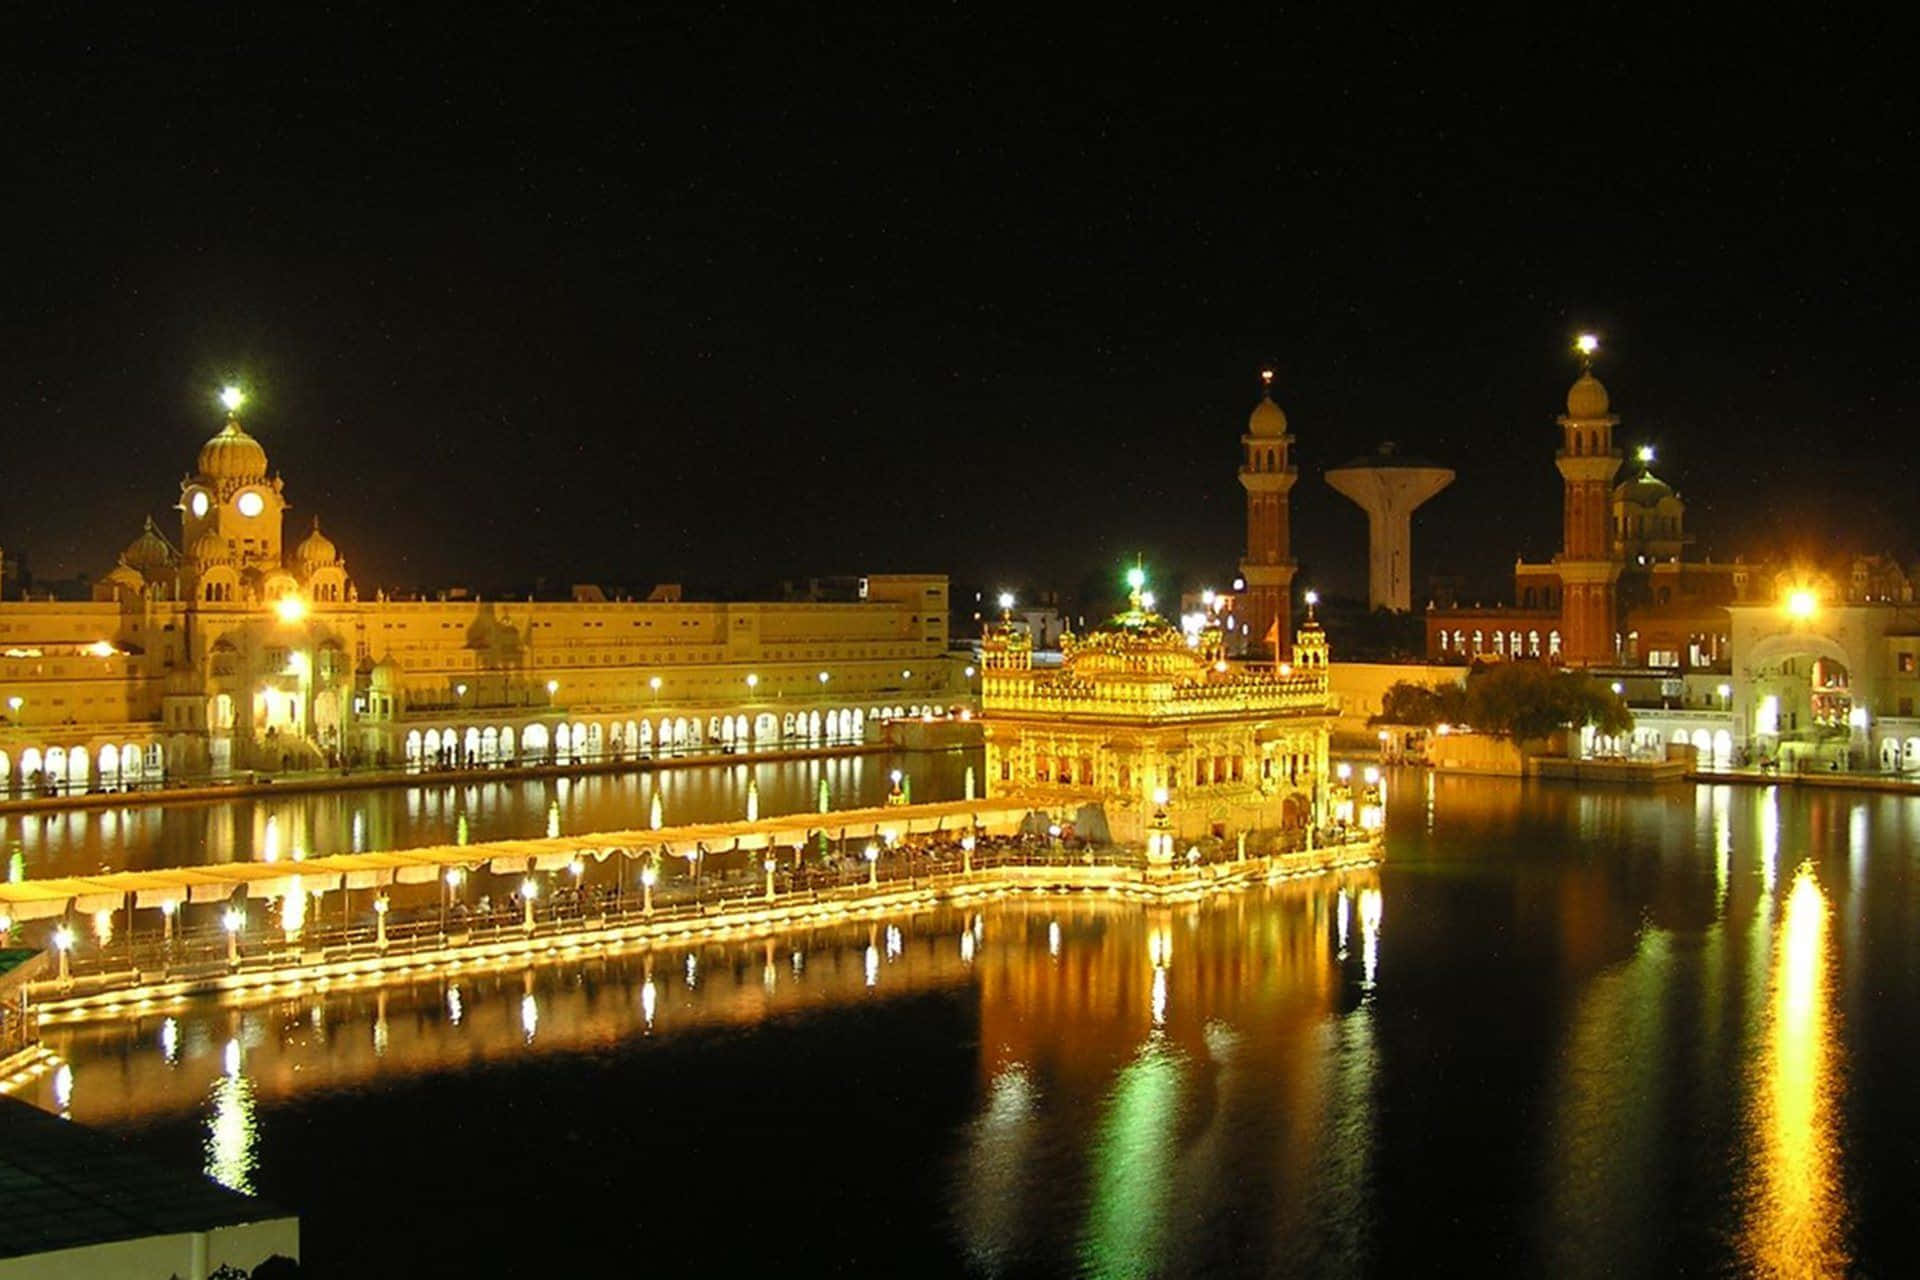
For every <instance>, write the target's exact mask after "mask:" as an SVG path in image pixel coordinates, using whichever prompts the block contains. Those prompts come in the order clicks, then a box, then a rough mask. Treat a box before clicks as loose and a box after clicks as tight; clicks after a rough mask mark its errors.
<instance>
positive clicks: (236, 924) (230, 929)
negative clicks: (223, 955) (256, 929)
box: [220, 907, 247, 968]
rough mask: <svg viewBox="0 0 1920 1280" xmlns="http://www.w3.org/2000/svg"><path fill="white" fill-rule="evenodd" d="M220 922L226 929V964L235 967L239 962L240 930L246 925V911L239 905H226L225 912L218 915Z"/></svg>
mask: <svg viewBox="0 0 1920 1280" xmlns="http://www.w3.org/2000/svg"><path fill="white" fill-rule="evenodd" d="M220 923H221V924H223V925H225V926H226V929H227V964H228V965H229V966H232V967H235V968H237V967H238V966H239V964H240V931H241V930H242V929H244V928H246V927H247V913H246V912H245V911H242V910H241V909H240V908H239V907H228V908H227V910H226V914H224V915H222V916H221V917H220Z"/></svg>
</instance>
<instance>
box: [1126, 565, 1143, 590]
mask: <svg viewBox="0 0 1920 1280" xmlns="http://www.w3.org/2000/svg"><path fill="white" fill-rule="evenodd" d="M1127 585H1128V586H1129V587H1132V588H1133V589H1134V590H1135V591H1138V590H1139V589H1140V588H1142V587H1144V586H1146V585H1147V571H1146V570H1145V569H1142V568H1141V567H1140V566H1139V565H1135V566H1134V567H1133V568H1131V569H1129V570H1127Z"/></svg>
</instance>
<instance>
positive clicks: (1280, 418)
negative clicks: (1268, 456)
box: [1247, 395, 1287, 437]
mask: <svg viewBox="0 0 1920 1280" xmlns="http://www.w3.org/2000/svg"><path fill="white" fill-rule="evenodd" d="M1247 434H1248V435H1250V436H1266V437H1273V436H1284V435H1285V434H1287V415H1286V414H1285V413H1283V412H1281V410H1280V406H1279V405H1277V404H1275V403H1274V402H1273V397H1272V396H1271V395H1264V396H1261V397H1260V403H1259V404H1257V405H1255V406H1253V413H1252V414H1251V415H1249V416H1248V418H1247Z"/></svg>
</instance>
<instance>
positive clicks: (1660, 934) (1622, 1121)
mask: <svg viewBox="0 0 1920 1280" xmlns="http://www.w3.org/2000/svg"><path fill="white" fill-rule="evenodd" d="M1673 970H1674V963H1673V948H1672V945H1671V939H1670V938H1669V937H1668V935H1667V934H1666V933H1665V932H1664V931H1662V930H1659V929H1654V928H1643V929H1642V930H1641V932H1640V938H1639V942H1638V944H1637V945H1636V946H1635V947H1634V952H1633V955H1632V957H1631V958H1629V959H1628V960H1627V961H1626V963H1625V964H1623V965H1620V966H1618V967H1617V968H1614V969H1611V970H1609V971H1608V972H1606V973H1603V974H1601V975H1600V976H1598V977H1597V978H1595V979H1594V981H1593V983H1592V985H1591V986H1589V987H1588V989H1587V991H1586V994H1585V995H1584V996H1583V997H1582V998H1581V1000H1580V1003H1579V1007H1578V1010H1577V1011H1576V1013H1575V1016H1574V1020H1573V1024H1572V1026H1571V1027H1570V1028H1569V1043H1568V1045H1567V1047H1566V1050H1565V1052H1564V1053H1563V1054H1562V1056H1561V1059H1560V1063H1561V1074H1560V1078H1559V1080H1558V1081H1557V1082H1556V1093H1557V1095H1558V1096H1557V1098H1556V1100H1555V1108H1554V1116H1553V1122H1552V1126H1551V1127H1550V1128H1549V1130H1548V1131H1547V1135H1546V1151H1545V1161H1546V1175H1547V1177H1548V1178H1549V1179H1550V1180H1551V1181H1550V1194H1549V1198H1548V1205H1547V1211H1548V1227H1547V1232H1546V1239H1547V1242H1548V1247H1549V1249H1550V1251H1551V1255H1552V1256H1551V1258H1550V1264H1549V1266H1548V1268H1547V1270H1548V1271H1550V1272H1553V1273H1555V1274H1567V1273H1569V1272H1577V1271H1580V1270H1582V1269H1584V1267H1585V1265H1586V1260H1589V1259H1592V1258H1596V1257H1605V1258H1608V1259H1609V1260H1610V1262H1611V1263H1612V1264H1613V1265H1614V1266H1615V1267H1616V1268H1617V1270H1618V1271H1619V1273H1620V1274H1623V1275H1633V1274H1644V1273H1645V1272H1647V1271H1648V1270H1650V1269H1652V1264H1651V1262H1650V1260H1648V1259H1646V1258H1644V1257H1642V1256H1640V1252H1639V1251H1640V1249H1641V1248H1642V1247H1643V1245H1644V1243H1645V1242H1644V1241H1643V1240H1641V1239H1640V1238H1639V1237H1637V1236H1636V1235H1635V1234H1634V1232H1633V1231H1632V1224H1633V1223H1635V1222H1637V1221H1640V1220H1641V1219H1642V1217H1643V1216H1644V1215H1645V1213H1646V1212H1647V1210H1648V1208H1649V1198H1650V1197H1654V1196H1657V1195H1658V1194H1659V1193H1660V1177H1661V1173H1662V1171H1661V1170H1660V1168H1659V1142H1658V1139H1659V1136H1660V1131H1659V1126H1660V1124H1661V1119H1662V1116H1661V1108H1660V1105H1659V1104H1660V1098H1659V1088H1660V1085H1661V1083H1662V1078H1661V1075H1660V1070H1661V1067H1662V1065H1663V1062H1664V1059H1665V1054H1666V1033H1667V1022H1666V1009H1665V1007H1664V1006H1665V999H1664V997H1665V995H1666V992H1667V991H1668V988H1669V983H1670V982H1671V980H1672V977H1673Z"/></svg>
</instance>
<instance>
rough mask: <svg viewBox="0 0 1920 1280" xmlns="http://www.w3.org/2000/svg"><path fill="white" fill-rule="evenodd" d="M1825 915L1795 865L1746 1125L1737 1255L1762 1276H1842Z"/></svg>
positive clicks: (1813, 887) (1842, 1204)
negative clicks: (1750, 1149) (1746, 1178)
mask: <svg viewBox="0 0 1920 1280" xmlns="http://www.w3.org/2000/svg"><path fill="white" fill-rule="evenodd" d="M1827 914H1828V908H1827V899H1826V895H1825V894H1824V893H1823V892H1822V891H1821V888H1820V882H1819V881H1818V880H1817V879H1816V878H1815V877H1814V871H1813V867H1812V865H1811V864H1810V863H1803V864H1802V865H1801V867H1800V869H1799V871H1797V872H1796V873H1795V874H1794V879H1793V887H1792V889H1791V890H1790V892H1789V893H1788V897H1787V906H1786V914H1785V917H1784V919H1783V920H1782V921H1781V925H1780V934H1779V938H1778V940H1777V942H1776V944H1775V950H1774V963H1773V970H1774V972H1773V994H1772V1007H1771V1010H1770V1014H1771V1017H1770V1021H1769V1025H1768V1028H1767V1039H1766V1047H1765V1057H1764V1059H1763V1060H1762V1061H1761V1063H1760V1064H1759V1066H1760V1071H1761V1076H1760V1079H1759V1081H1758V1088H1757V1090H1756V1091H1755V1095H1754V1102H1753V1111H1752V1116H1751V1119H1750V1122H1749V1123H1750V1125H1751V1127H1752V1129H1753V1139H1754V1147H1755V1163H1754V1167H1753V1172H1752V1174H1751V1184H1750V1188H1749V1193H1748V1199H1747V1224H1746V1234H1745V1239H1744V1241H1743V1245H1744V1252H1745V1254H1746V1256H1747V1259H1748V1261H1749V1262H1750V1263H1751V1264H1752V1265H1753V1267H1754V1269H1755V1270H1756V1271H1759V1272H1761V1273H1765V1274H1773V1275H1839V1274H1842V1273H1843V1272H1845V1271H1846V1269H1847V1263H1848V1259H1847V1254H1846V1247H1845V1227H1846V1201H1845V1197H1844V1196H1843V1195H1842V1192H1841V1186H1840V1173H1841V1171H1840V1162H1839V1140H1838V1134H1837V1128H1838V1115H1837V1112H1838V1109H1839V1108H1838V1103H1839V1097H1838V1089H1837V1087H1836V1081H1835V1074H1836V1061H1837V1054H1836V1049H1835V1045H1834V1043H1833V1027H1832V1024H1831V1022H1830V1019H1829V1011H1828V1003H1827V1002H1828V989H1827V983H1828V972H1827V967H1828V966H1827Z"/></svg>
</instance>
